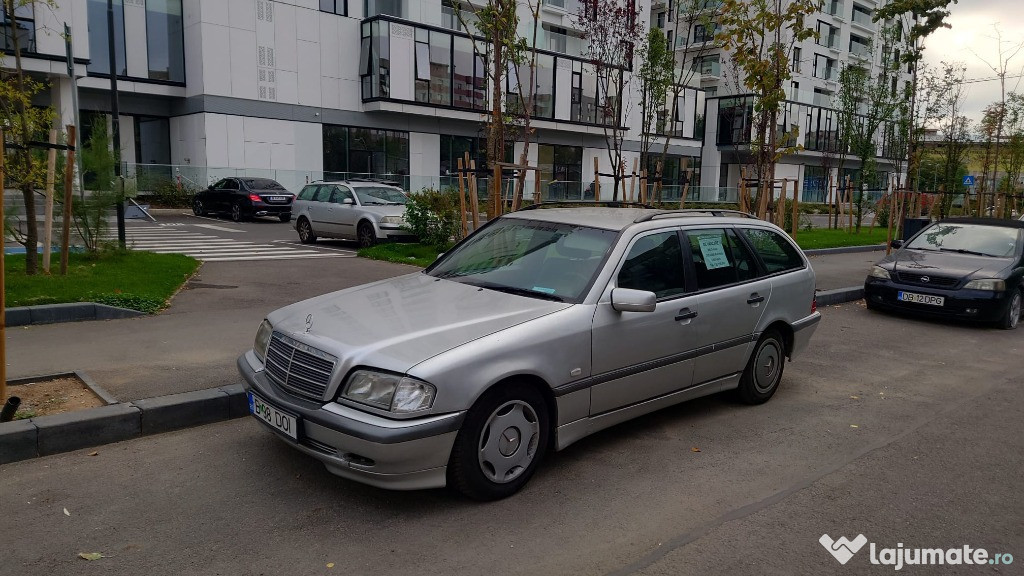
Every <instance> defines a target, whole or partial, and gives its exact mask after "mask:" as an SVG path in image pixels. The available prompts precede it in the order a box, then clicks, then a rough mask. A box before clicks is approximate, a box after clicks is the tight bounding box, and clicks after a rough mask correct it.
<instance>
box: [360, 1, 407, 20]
mask: <svg viewBox="0 0 1024 576" xmlns="http://www.w3.org/2000/svg"><path fill="white" fill-rule="evenodd" d="M365 1H366V4H365V5H364V8H365V11H364V12H363V14H365V16H364V17H365V18H370V17H372V16H377V15H380V14H384V15H386V16H394V17H396V18H404V17H405V11H404V10H402V0H365Z"/></svg>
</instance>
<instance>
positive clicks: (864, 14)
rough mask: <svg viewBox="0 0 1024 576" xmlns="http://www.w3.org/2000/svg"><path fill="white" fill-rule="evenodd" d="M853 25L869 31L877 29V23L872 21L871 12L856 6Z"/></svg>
mask: <svg viewBox="0 0 1024 576" xmlns="http://www.w3.org/2000/svg"><path fill="white" fill-rule="evenodd" d="M853 24H855V25H857V26H860V27H861V28H865V29H867V30H874V29H875V23H874V22H872V21H871V12H870V11H868V10H866V9H864V8H861V7H860V6H856V5H855V6H854V7H853Z"/></svg>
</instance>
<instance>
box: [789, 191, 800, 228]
mask: <svg viewBox="0 0 1024 576" xmlns="http://www.w3.org/2000/svg"><path fill="white" fill-rule="evenodd" d="M799 196H800V191H799V189H798V188H797V183H796V181H795V180H794V181H793V206H792V215H791V216H790V220H792V221H791V222H790V225H791V226H792V228H793V232H792V236H793V240H796V234H797V231H799V230H800V198H799Z"/></svg>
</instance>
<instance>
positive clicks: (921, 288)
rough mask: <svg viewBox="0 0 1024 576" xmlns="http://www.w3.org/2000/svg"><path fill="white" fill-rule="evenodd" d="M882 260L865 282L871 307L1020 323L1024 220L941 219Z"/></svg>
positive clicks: (1011, 324)
mask: <svg viewBox="0 0 1024 576" xmlns="http://www.w3.org/2000/svg"><path fill="white" fill-rule="evenodd" d="M893 247H894V248H899V249H898V250H896V251H895V252H893V253H892V254H890V255H889V256H886V257H885V258H884V259H883V260H882V261H881V262H879V263H878V264H876V265H875V266H874V267H873V268H872V269H871V273H870V274H869V275H868V278H867V280H866V281H865V282H864V299H865V302H867V305H868V308H886V309H896V310H906V311H910V312H917V313H922V314H928V315H932V316H945V317H955V318H964V319H971V320H981V321H990V322H997V323H998V324H999V325H1000V326H1002V327H1003V328H1006V329H1008V330H1011V329H1013V328H1016V327H1017V324H1018V322H1019V321H1020V315H1021V299H1022V298H1024V222H1022V221H1020V220H996V219H988V218H985V219H975V218H957V219H950V220H943V221H941V222H936V223H934V224H931V225H930V226H928V227H926V228H925V229H923V230H921V231H920V232H918V233H917V234H915V235H914V236H913V237H912V238H911V239H910V240H908V241H907V242H906V243H902V242H900V241H898V240H894V241H893Z"/></svg>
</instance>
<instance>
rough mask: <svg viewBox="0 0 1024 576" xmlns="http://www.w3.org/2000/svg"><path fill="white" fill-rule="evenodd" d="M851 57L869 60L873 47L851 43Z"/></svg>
mask: <svg viewBox="0 0 1024 576" xmlns="http://www.w3.org/2000/svg"><path fill="white" fill-rule="evenodd" d="M850 55H851V56H853V57H855V58H860V59H861V60H867V59H869V58H870V57H871V47H870V46H868V45H867V44H861V43H860V42H850Z"/></svg>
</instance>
